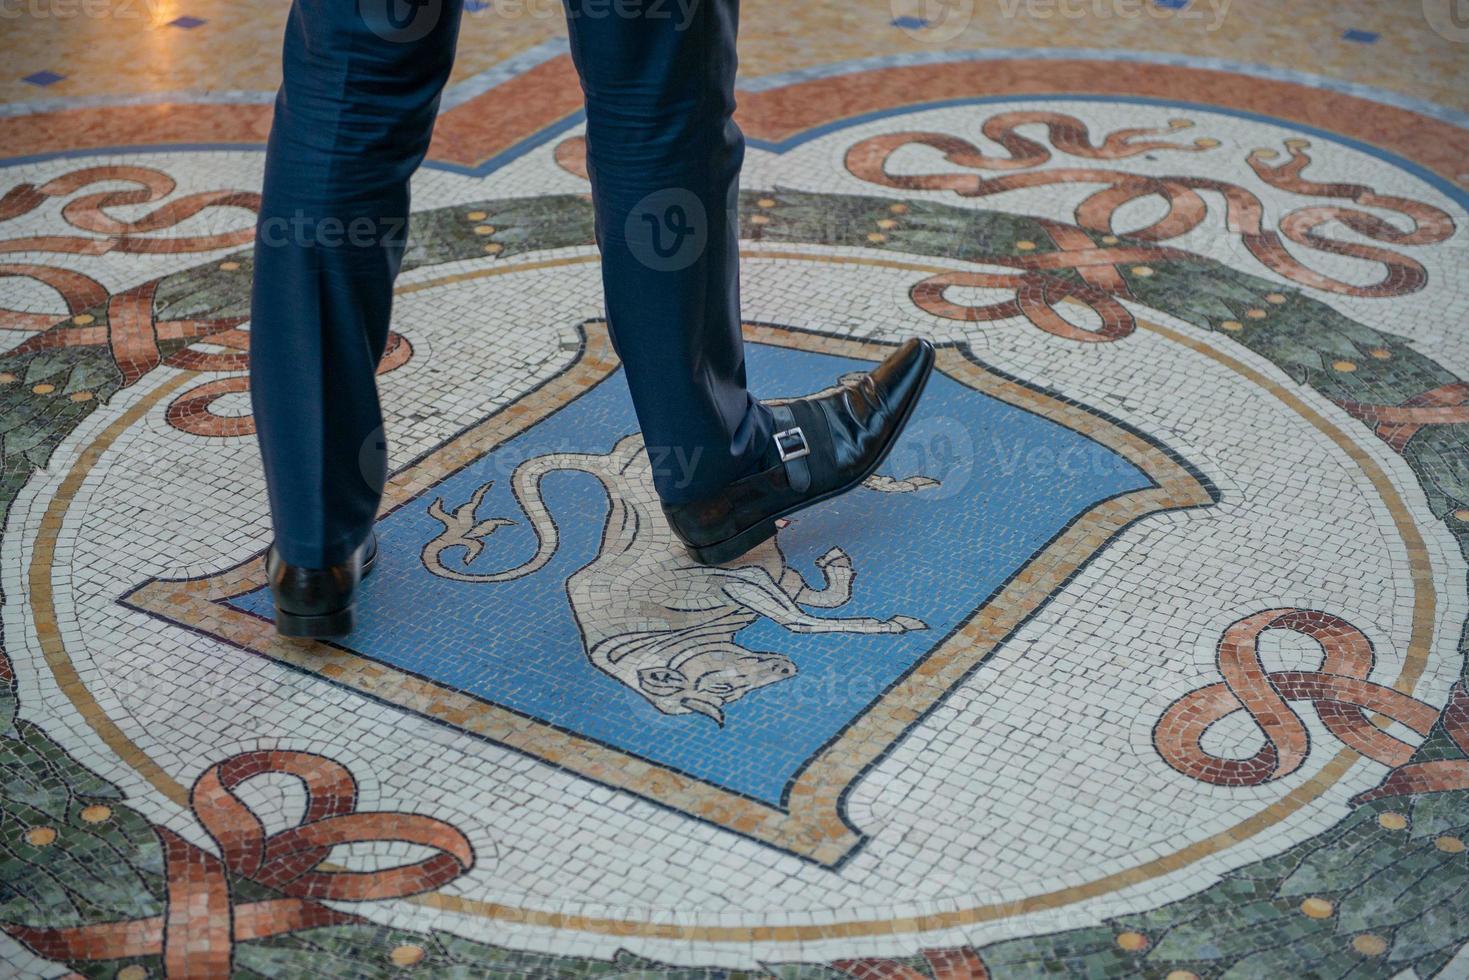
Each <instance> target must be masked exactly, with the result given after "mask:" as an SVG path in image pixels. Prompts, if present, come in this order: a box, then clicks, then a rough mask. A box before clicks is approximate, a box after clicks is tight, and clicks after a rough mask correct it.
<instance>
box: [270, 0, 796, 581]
mask: <svg viewBox="0 0 1469 980" xmlns="http://www.w3.org/2000/svg"><path fill="white" fill-rule="evenodd" d="M643 2H644V3H646V6H647V16H643V15H641V14H640V13H638V11H637V10H636V5H637V0H631V4H630V2H629V0H619V2H618V3H616V4H608V3H602V4H600V5H599V6H598V7H597V11H596V13H592V12H591V11H589V10H587V9H583V6H582V0H568V5H567V14H568V20H569V23H570V26H571V37H572V48H573V54H574V57H575V60H576V62H577V67H578V70H579V72H580V74H581V78H582V84H583V87H584V89H585V91H586V100H587V116H588V122H587V130H588V163H589V170H590V172H591V176H592V186H593V197H594V200H595V206H596V211H597V225H598V238H599V242H600V245H601V248H602V252H603V282H604V287H605V290H606V304H607V312H608V320H609V323H610V325H611V331H612V334H613V337H614V342H615V343H616V345H617V348H618V351H619V354H620V355H621V356H622V359H623V361H624V364H625V366H626V374H627V378H628V383H629V385H630V388H631V391H632V396H633V402H634V405H635V407H636V409H637V414H638V420H639V423H640V425H641V426H642V429H643V432H644V435H645V438H646V441H647V444H648V445H649V446H650V447H651V449H652V452H653V457H654V463H655V480H656V482H657V484H658V490H659V493H660V494H661V495H662V496H663V497H664V499H666V500H669V501H671V502H678V501H681V500H687V499H693V498H697V497H700V496H705V495H707V494H709V493H712V492H714V491H716V490H718V489H719V488H720V487H722V486H723V485H724V484H726V483H727V482H729V481H730V480H732V479H735V478H737V477H739V476H743V475H745V474H747V473H749V472H751V471H752V470H753V469H754V468H755V467H756V466H757V465H758V463H759V461H760V459H761V458H762V456H763V453H764V451H765V449H766V447H767V445H768V442H769V432H770V421H769V413H768V412H767V411H766V410H765V409H764V408H763V407H762V406H760V405H759V404H758V403H756V402H755V401H754V400H753V399H752V398H751V397H750V395H749V393H748V392H747V391H746V389H745V371H744V355H743V349H742V343H741V339H740V332H739V281H738V251H737V241H736V239H737V232H738V228H737V225H736V223H735V220H734V206H735V195H736V180H737V177H738V172H739V166H740V162H741V159H742V157H743V139H742V137H741V135H740V133H739V130H738V129H737V128H736V127H735V125H734V123H733V121H732V119H731V113H732V111H733V107H734V100H733V86H734V72H735V54H734V39H735V30H736V20H737V4H736V3H735V2H734V0H693V2H692V4H684V3H679V2H674V0H657V2H655V0H643ZM630 6H631V7H632V8H633V9H634V13H638V15H636V16H628V11H629V9H630ZM654 8H656V9H657V10H658V11H664V10H666V11H667V12H668V16H654V15H653V10H654ZM406 9H413V10H414V11H415V13H414V15H413V16H412V17H410V18H408V19H407V20H406V21H405V23H404V24H398V23H394V22H392V21H391V20H389V19H387V18H388V17H389V16H390V15H391V14H393V13H402V12H403V11H404V10H406ZM364 12H366V17H367V18H375V19H365V18H364ZM459 16H460V0H427V2H425V3H421V4H420V5H419V6H417V7H413V8H409V6H408V3H407V0H295V3H294V5H293V7H292V10H291V14H290V18H289V21H288V24H287V31H286V44H285V57H284V83H283V85H282V87H281V92H280V95H279V97H278V99H277V103H276V115H275V123H274V126H273V128H272V130H271V137H270V146H269V150H268V154H267V160H266V175H265V189H264V200H263V202H262V207H261V216H260V229H259V233H258V235H257V241H256V257H255V292H254V297H253V302H252V313H251V317H252V319H251V334H252V339H251V393H252V397H253V401H254V407H255V418H256V423H257V426H258V429H259V436H260V444H261V450H262V455H263V458H264V462H265V473H266V482H267V484H268V486H269V490H270V502H271V512H272V516H273V518H274V523H275V529H276V542H277V547H278V548H279V549H280V552H281V555H282V557H283V558H284V559H285V560H286V561H287V562H290V563H291V564H295V565H303V566H306V567H323V566H325V565H331V564H335V563H337V562H339V561H342V560H344V559H345V558H346V557H347V556H348V555H349V554H350V553H351V551H352V549H353V548H355V547H356V546H357V545H358V544H359V543H360V542H361V541H362V539H363V538H364V537H365V536H366V534H367V532H368V529H369V528H370V527H371V524H372V520H373V518H374V516H375V514H376V510H377V506H378V502H379V499H380V496H381V487H382V482H383V479H384V475H385V467H386V451H385V450H386V444H385V441H384V438H383V433H382V414H381V409H380V407H379V404H378V398H377V387H376V381H375V370H376V365H377V362H378V359H379V358H380V357H381V355H382V351H383V348H384V346H385V344H386V340H387V333H388V320H389V316H390V312H391V304H392V283H393V279H394V277H395V276H396V275H397V272H398V267H399V263H400V262H401V259H402V254H403V246H404V235H405V232H406V220H407V215H408V210H409V205H408V180H409V177H410V176H411V175H412V173H413V171H414V170H415V169H416V168H417V166H418V165H419V163H420V162H421V161H422V159H423V156H424V154H425V153H426V152H427V149H428V142H429V137H430V134H431V132H432V128H433V119H434V115H435V113H436V111H437V108H438V98H439V93H440V91H441V90H442V88H443V85H444V82H445V79H446V78H447V77H448V74H449V69H450V67H451V64H452V60H453V49H454V42H455V39H456V36H457V33H458V21H459ZM424 18H427V19H424ZM670 193H671V194H672V195H673V197H672V198H671V199H672V200H674V201H675V202H676V203H679V208H678V209H677V212H676V213H674V212H670V211H668V209H667V208H665V207H661V206H660V205H661V203H662V202H663V201H665V200H668V199H670V198H669V194H670ZM660 194H661V195H662V196H659V195H660ZM650 195H652V197H651V198H650ZM648 201H651V205H650V206H643V207H642V211H643V212H647V213H646V214H643V213H640V210H639V209H640V206H642V205H644V202H648ZM650 208H651V210H650ZM630 219H631V220H630ZM660 223H661V226H660ZM701 223H702V224H701ZM691 228H692V229H693V231H692V232H691V231H690V229H691ZM629 229H631V231H632V237H631V238H629V236H628V230H629ZM689 234H694V236H695V238H697V239H699V242H698V247H697V248H695V249H693V250H692V251H691V252H690V251H687V250H686V251H685V253H684V254H682V255H674V256H673V257H672V258H671V259H670V258H668V257H667V256H666V255H665V254H664V252H665V251H666V248H667V247H668V246H669V245H670V243H676V242H679V241H683V240H685V239H687V237H688V235H689ZM640 236H641V237H640ZM649 236H654V237H656V238H657V239H658V240H657V241H653V240H652V238H650V237H649ZM644 239H646V240H644ZM653 246H656V247H653ZM649 247H653V251H651V252H649V250H648V249H649ZM675 251H677V249H675ZM650 256H651V257H650Z"/></svg>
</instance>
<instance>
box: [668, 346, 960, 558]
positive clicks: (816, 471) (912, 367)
mask: <svg viewBox="0 0 1469 980" xmlns="http://www.w3.org/2000/svg"><path fill="white" fill-rule="evenodd" d="M933 362H934V351H933V345H932V344H930V343H929V342H928V341H926V340H919V339H917V338H914V339H911V340H908V341H906V342H905V343H904V344H903V345H902V346H901V347H899V348H898V349H897V350H895V351H893V353H892V354H890V355H888V358H887V360H885V361H883V362H882V363H881V364H879V365H878V366H877V367H875V368H873V369H872V371H870V372H869V373H867V374H864V375H862V376H861V377H859V378H858V379H857V380H856V381H855V382H848V383H846V384H844V385H842V386H841V387H839V388H836V389H832V390H830V391H824V392H820V393H818V394H815V395H810V396H808V397H806V398H798V399H795V400H793V401H788V402H772V403H771V404H770V406H769V407H770V411H771V413H772V414H773V415H774V416H775V427H776V432H775V451H776V453H777V454H778V456H779V457H780V461H779V462H778V463H776V465H774V466H772V467H770V468H769V469H766V470H764V471H762V472H760V473H756V474H755V475H754V476H748V477H745V478H744V479H743V480H738V481H736V482H734V483H732V484H730V485H729V486H728V487H725V488H724V490H723V491H721V492H720V493H717V494H715V495H714V496H712V497H708V498H705V499H703V500H697V501H694V502H692V503H686V504H664V505H663V513H664V515H665V516H666V517H667V518H668V524H669V526H670V527H672V528H673V533H674V534H676V535H677V536H678V539H679V540H680V541H682V542H683V543H684V546H685V547H687V548H688V550H689V554H690V555H692V556H693V558H694V560H695V561H697V562H699V563H700V564H701V565H722V564H724V563H725V562H729V561H734V560H735V559H736V558H738V557H740V556H741V555H743V554H745V552H747V551H749V550H750V549H751V548H753V547H755V546H756V545H758V544H759V543H760V542H762V541H764V540H766V539H767V538H770V537H772V536H773V535H774V534H775V529H776V523H775V522H776V521H777V520H779V519H780V518H782V517H785V516H786V515H787V514H791V513H794V512H795V511H798V510H800V509H801V508H803V507H809V506H811V505H812V504H814V503H818V502H819V501H822V500H826V499H827V498H829V497H835V496H836V495H837V494H840V493H845V492H847V491H848V490H851V489H852V488H853V487H855V486H857V485H858V484H860V483H861V482H862V481H863V480H865V479H867V478H868V477H869V476H871V475H872V474H873V473H874V472H875V471H876V470H877V468H878V467H879V466H880V465H882V461H883V459H884V458H885V457H886V456H887V454H888V450H890V449H892V448H893V443H894V442H896V441H897V439H898V434H899V433H901V432H902V431H903V426H905V425H907V423H908V418H909V416H911V415H912V414H913V408H914V406H915V405H917V404H918V397H919V395H921V394H923V386H924V385H925V384H927V383H928V376H929V375H930V374H932V373H933Z"/></svg>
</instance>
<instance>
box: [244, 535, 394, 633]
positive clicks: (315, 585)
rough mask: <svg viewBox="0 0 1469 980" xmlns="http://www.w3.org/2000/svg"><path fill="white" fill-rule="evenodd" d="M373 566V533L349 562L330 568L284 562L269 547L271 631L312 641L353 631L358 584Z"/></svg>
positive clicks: (375, 541)
mask: <svg viewBox="0 0 1469 980" xmlns="http://www.w3.org/2000/svg"><path fill="white" fill-rule="evenodd" d="M376 563H377V535H376V534H373V533H369V534H368V536H367V540H366V541H364V542H362V544H361V545H360V546H359V547H358V549H357V550H356V551H355V552H353V554H352V557H351V558H348V559H347V560H346V561H344V562H342V563H341V564H339V565H332V566H331V567H329V568H301V567H300V566H297V565H292V564H289V563H287V562H285V561H282V560H281V556H280V553H279V552H277V551H276V550H275V545H271V547H270V551H269V552H268V553H267V554H266V556H265V574H266V578H267V580H269V582H270V592H271V595H272V597H273V598H274V599H275V629H276V632H277V633H279V634H280V635H281V636H287V637H292V638H294V639H312V640H321V639H327V638H329V637H333V636H346V635H347V634H348V633H350V632H352V627H353V626H354V625H356V616H357V585H358V583H360V582H361V581H362V580H363V579H364V578H366V577H367V576H368V574H369V573H371V572H372V566H373V565H374V564H376Z"/></svg>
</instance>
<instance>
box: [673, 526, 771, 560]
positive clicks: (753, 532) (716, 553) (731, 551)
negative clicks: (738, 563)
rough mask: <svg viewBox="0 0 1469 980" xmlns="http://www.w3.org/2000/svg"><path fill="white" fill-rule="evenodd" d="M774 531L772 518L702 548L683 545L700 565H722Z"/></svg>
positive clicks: (766, 539) (768, 536)
mask: <svg viewBox="0 0 1469 980" xmlns="http://www.w3.org/2000/svg"><path fill="white" fill-rule="evenodd" d="M775 531H776V527H775V521H774V520H773V519H772V520H768V521H762V522H761V523H759V524H756V525H755V526H754V527H749V528H746V529H745V530H743V531H741V532H740V533H739V534H736V535H735V536H734V537H732V538H725V539H724V540H723V541H716V542H714V543H713V544H706V545H704V546H703V547H702V548H696V547H694V546H693V545H691V544H689V545H684V547H685V548H687V549H688V552H689V556H690V557H691V558H693V559H694V561H696V562H698V563H699V564H700V565H723V564H724V563H726V562H731V561H734V560H735V559H736V558H739V557H740V556H742V555H744V554H746V553H747V552H749V551H750V549H752V548H754V547H755V546H756V545H759V544H760V543H761V542H763V541H768V540H769V539H770V538H773V537H775Z"/></svg>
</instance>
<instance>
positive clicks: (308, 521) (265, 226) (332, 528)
mask: <svg viewBox="0 0 1469 980" xmlns="http://www.w3.org/2000/svg"><path fill="white" fill-rule="evenodd" d="M459 14H460V0H427V2H419V3H417V4H416V5H415V4H413V3H411V2H405V0H295V3H294V4H293V6H292V8H291V12H290V17H289V20H288V22H287V26H286V39H285V52H284V82H283V84H282V85H281V89H280V93H279V95H278V96H277V99H276V106H275V122H274V125H273V126H272V128H271V133H270V145H269V149H268V151H267V156H266V165H265V189H264V196H263V200H262V202H261V210H260V224H259V229H258V233H257V237H256V243H255V280H254V294H253V297H252V302H251V323H250V382H251V384H250V391H251V396H252V399H253V402H254V411H255V421H256V426H257V428H258V431H259V436H260V447H261V451H262V455H263V457H264V462H265V476H266V483H267V485H268V487H269V490H270V508H271V515H272V517H273V519H274V523H275V534H276V551H277V553H278V555H279V557H280V559H281V560H282V561H283V562H285V563H288V564H290V565H292V566H298V567H301V568H307V569H322V568H326V567H328V566H334V565H338V564H340V563H342V562H344V561H346V560H347V559H348V558H350V557H351V556H352V555H353V553H354V552H355V551H356V550H357V548H358V546H359V545H361V544H362V543H363V541H364V539H365V538H366V537H367V535H368V533H369V531H370V529H371V526H372V521H373V519H374V517H375V516H376V512H377V507H378V502H379V499H380V496H381V493H382V485H383V481H384V478H385V474H386V445H385V443H384V440H383V433H382V415H381V410H380V408H379V406H378V398H377V384H376V370H377V364H378V360H379V358H380V357H381V356H382V353H383V348H384V345H385V344H386V342H387V336H388V317H389V311H390V308H391V305H392V290H393V279H394V277H395V276H396V275H397V273H398V267H399V263H400V262H401V260H402V255H403V246H404V242H405V239H406V237H407V220H408V179H409V177H410V176H411V175H412V173H413V171H414V170H415V169H416V168H417V167H418V165H419V163H420V162H421V161H422V159H423V156H424V153H425V152H427V150H428V143H429V136H430V134H431V132H432V129H433V122H434V116H435V114H436V113H437V111H438V104H439V93H440V91H441V90H442V88H443V85H444V81H445V79H446V78H447V77H448V74H449V69H450V66H451V63H452V61H453V55H454V42H455V40H456V37H457V34H458V27H459Z"/></svg>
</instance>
